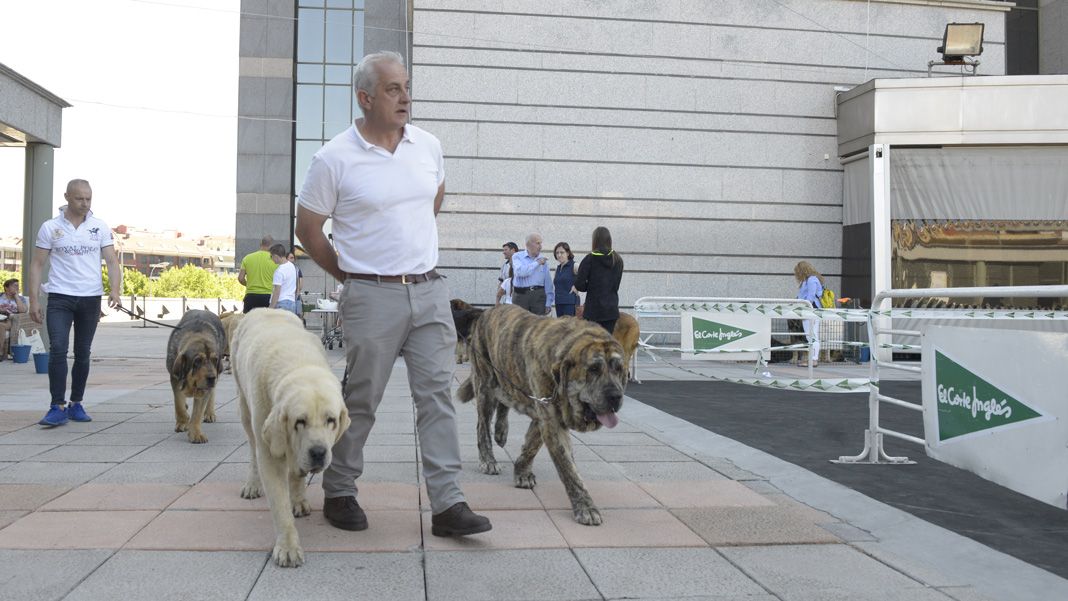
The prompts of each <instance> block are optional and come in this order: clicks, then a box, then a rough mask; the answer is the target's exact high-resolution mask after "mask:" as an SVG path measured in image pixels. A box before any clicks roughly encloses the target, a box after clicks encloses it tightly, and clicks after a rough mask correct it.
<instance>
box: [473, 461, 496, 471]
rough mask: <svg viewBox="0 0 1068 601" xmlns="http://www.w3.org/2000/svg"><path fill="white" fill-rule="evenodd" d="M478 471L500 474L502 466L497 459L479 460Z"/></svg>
mask: <svg viewBox="0 0 1068 601" xmlns="http://www.w3.org/2000/svg"><path fill="white" fill-rule="evenodd" d="M478 471H480V472H482V473H483V474H499V473H501V467H500V466H499V465H497V462H496V461H479V462H478Z"/></svg>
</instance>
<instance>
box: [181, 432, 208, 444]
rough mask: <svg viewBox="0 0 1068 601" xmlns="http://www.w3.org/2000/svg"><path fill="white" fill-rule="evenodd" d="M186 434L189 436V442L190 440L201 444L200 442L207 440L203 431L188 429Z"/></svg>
mask: <svg viewBox="0 0 1068 601" xmlns="http://www.w3.org/2000/svg"><path fill="white" fill-rule="evenodd" d="M186 434H187V436H189V442H191V443H193V444H201V443H205V442H208V437H207V436H204V433H203V432H194V431H192V430H190V431H189V432H187V433H186Z"/></svg>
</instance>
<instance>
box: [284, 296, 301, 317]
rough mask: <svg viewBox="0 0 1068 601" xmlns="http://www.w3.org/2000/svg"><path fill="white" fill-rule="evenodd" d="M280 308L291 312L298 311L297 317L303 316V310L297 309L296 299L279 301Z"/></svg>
mask: <svg viewBox="0 0 1068 601" xmlns="http://www.w3.org/2000/svg"><path fill="white" fill-rule="evenodd" d="M278 308H279V309H281V310H283V311H289V312H290V313H296V314H297V317H301V314H300V313H301V312H300V310H298V309H297V301H295V300H288V299H287V300H280V301H278Z"/></svg>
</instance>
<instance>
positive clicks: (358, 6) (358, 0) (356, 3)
mask: <svg viewBox="0 0 1068 601" xmlns="http://www.w3.org/2000/svg"><path fill="white" fill-rule="evenodd" d="M352 4H353V5H354V6H355V7H356V9H357V10H363V0H353V3H352Z"/></svg>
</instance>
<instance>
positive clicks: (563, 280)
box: [553, 242, 582, 317]
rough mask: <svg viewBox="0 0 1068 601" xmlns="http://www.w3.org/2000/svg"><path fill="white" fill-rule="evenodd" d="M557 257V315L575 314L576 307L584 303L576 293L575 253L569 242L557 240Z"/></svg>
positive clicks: (554, 276)
mask: <svg viewBox="0 0 1068 601" xmlns="http://www.w3.org/2000/svg"><path fill="white" fill-rule="evenodd" d="M553 256H555V257H556V261H557V265H556V273H555V274H553V287H554V288H556V316H557V317H563V316H565V315H571V316H574V315H575V307H576V306H578V305H581V304H582V301H581V300H580V299H579V295H578V294H576V293H575V255H573V254H572V253H571V246H570V245H568V243H567V242H557V243H556V246H555V247H554V248H553Z"/></svg>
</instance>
